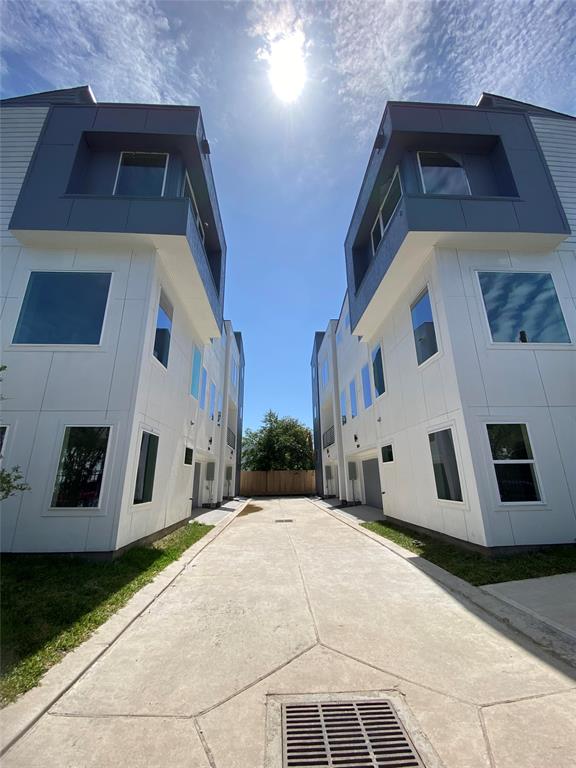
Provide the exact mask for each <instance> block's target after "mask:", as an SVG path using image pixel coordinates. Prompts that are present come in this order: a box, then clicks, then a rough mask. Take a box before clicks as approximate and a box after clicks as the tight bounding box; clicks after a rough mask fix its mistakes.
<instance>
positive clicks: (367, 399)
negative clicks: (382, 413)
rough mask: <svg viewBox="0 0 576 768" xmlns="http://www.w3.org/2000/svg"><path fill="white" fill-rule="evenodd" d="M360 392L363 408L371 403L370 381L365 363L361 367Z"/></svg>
mask: <svg viewBox="0 0 576 768" xmlns="http://www.w3.org/2000/svg"><path fill="white" fill-rule="evenodd" d="M362 394H363V396H364V408H370V406H371V405H372V383H371V382H370V369H369V368H368V366H367V365H365V366H363V368H362Z"/></svg>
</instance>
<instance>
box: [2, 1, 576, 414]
mask: <svg viewBox="0 0 576 768" xmlns="http://www.w3.org/2000/svg"><path fill="white" fill-rule="evenodd" d="M0 23H1V45H0V56H1V69H0V74H1V92H2V96H4V97H8V96H14V95H19V94H23V93H30V92H34V91H41V90H48V89H52V88H66V87H71V86H75V85H80V84H84V83H89V84H90V85H91V86H92V88H93V90H94V93H95V95H96V98H97V100H98V101H140V102H151V103H155V102H167V103H181V104H199V105H200V106H201V107H202V111H203V115H204V122H205V125H206V130H207V134H208V138H209V140H210V143H211V147H212V163H213V169H214V175H215V179H216V186H217V190H218V196H219V201H220V206H221V211H222V216H223V220H224V228H225V232H226V239H227V243H228V271H227V285H226V307H225V314H226V317H228V318H230V319H231V320H232V322H233V324H234V327H235V328H236V329H238V330H241V331H242V333H243V335H244V343H245V350H246V393H245V411H244V412H245V425H246V426H248V427H256V426H257V425H258V423H259V421H260V419H261V417H262V415H263V413H264V412H265V411H266V410H267V409H268V408H272V409H274V410H276V411H278V412H279V413H280V414H281V415H290V416H296V417H297V418H299V419H301V420H303V421H304V422H306V423H308V424H310V423H311V403H310V368H309V361H310V353H311V347H312V339H313V333H314V331H315V330H321V329H324V328H325V327H326V324H327V322H328V320H329V319H330V318H331V317H335V316H337V314H338V312H339V310H340V305H341V302H342V298H343V296H344V291H345V274H344V251H343V242H344V237H345V234H346V230H347V227H348V223H349V220H350V216H351V214H352V210H353V207H354V203H355V200H356V196H357V193H358V190H359V187H360V182H361V179H362V176H363V173H364V169H365V166H366V163H367V160H368V156H369V152H370V147H371V143H372V141H373V139H374V135H375V133H376V130H377V127H378V123H379V120H380V117H381V114H382V112H383V110H384V106H385V103H386V101H387V100H388V99H396V100H402V99H413V100H421V101H444V102H461V103H475V102H476V100H477V98H478V96H479V95H480V93H481V92H482V91H483V90H484V91H489V92H496V93H500V94H502V95H506V96H510V97H512V98H515V99H520V100H525V101H530V102H533V103H536V104H541V105H543V106H547V107H550V108H551V109H556V110H559V111H563V112H571V113H574V112H575V111H576V88H575V83H574V62H575V61H576V2H574V0H568V2H555V1H554V0H546V2H528V1H527V0H491V1H490V2H483V1H482V0H474V1H472V2H468V0H442V1H441V2H435V1H433V0H421V1H417V2H407V1H406V0H403V1H402V0H399V1H396V0H394V1H392V0H391V1H389V2H385V1H384V0H380V2H370V3H368V2H362V0H333V1H332V2H329V3H320V2H316V3H312V2H298V1H294V2H278V3H277V2H268V1H266V2H257V3H250V2H226V3H225V2H157V1H156V0H97V1H92V0H77V1H76V2H69V1H68V0H41V2H38V1H37V0H18V1H14V0H4V2H3V3H2V16H1V20H0ZM296 32H297V33H298V34H299V35H300V36H301V40H302V41H303V45H302V48H303V52H304V55H305V64H306V69H307V81H306V84H305V87H304V89H303V91H302V94H301V96H300V97H299V98H298V99H297V100H296V101H295V102H293V103H291V104H286V103H283V102H282V101H280V100H279V99H278V98H277V96H276V95H275V93H274V91H273V90H272V87H271V84H270V81H269V78H268V69H269V58H268V57H267V54H269V52H270V50H271V47H272V46H273V45H274V43H275V42H277V41H278V39H281V38H282V37H283V36H286V35H293V34H294V33H296Z"/></svg>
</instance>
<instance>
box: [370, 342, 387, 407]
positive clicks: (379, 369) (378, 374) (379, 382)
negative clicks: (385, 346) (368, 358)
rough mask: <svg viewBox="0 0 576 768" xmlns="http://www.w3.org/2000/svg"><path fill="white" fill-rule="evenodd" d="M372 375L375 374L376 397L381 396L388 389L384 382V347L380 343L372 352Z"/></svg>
mask: <svg viewBox="0 0 576 768" xmlns="http://www.w3.org/2000/svg"><path fill="white" fill-rule="evenodd" d="M372 375H373V376H374V389H375V390H376V397H380V395H383V394H384V392H385V391H386V386H385V384H384V365H383V363H382V349H381V347H380V345H378V346H377V347H376V349H374V350H373V352H372Z"/></svg>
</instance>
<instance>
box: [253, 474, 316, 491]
mask: <svg viewBox="0 0 576 768" xmlns="http://www.w3.org/2000/svg"><path fill="white" fill-rule="evenodd" d="M315 492H316V474H315V472H314V470H313V469H298V470H290V469H282V470H279V469H273V470H270V472H245V471H242V472H241V474H240V493H241V494H242V496H309V495H310V494H313V493H315Z"/></svg>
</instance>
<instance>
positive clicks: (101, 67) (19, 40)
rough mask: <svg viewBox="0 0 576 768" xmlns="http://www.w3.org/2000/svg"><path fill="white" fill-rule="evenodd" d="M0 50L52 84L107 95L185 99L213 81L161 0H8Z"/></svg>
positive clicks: (112, 98)
mask: <svg viewBox="0 0 576 768" xmlns="http://www.w3.org/2000/svg"><path fill="white" fill-rule="evenodd" d="M3 17H4V19H3V24H2V30H1V50H2V55H3V58H4V59H5V60H7V59H8V58H9V57H11V56H15V55H20V56H22V57H24V58H25V60H26V64H27V67H29V68H30V69H32V70H35V71H36V73H37V75H38V79H39V81H44V82H47V83H49V86H48V87H69V86H73V85H78V84H80V83H83V82H84V83H90V84H91V85H92V86H93V90H94V92H95V93H96V96H97V98H98V99H99V100H102V101H107V100H109V101H148V102H160V101H162V102H168V103H174V102H180V103H182V102H186V101H191V100H195V99H196V98H197V97H198V93H199V91H200V90H201V89H202V88H205V87H206V86H207V81H206V75H205V73H204V72H203V71H202V70H201V68H200V65H199V64H198V63H197V62H195V61H194V59H193V57H192V56H190V55H189V42H188V37H187V34H186V31H185V29H184V28H183V25H182V24H181V22H180V20H178V19H172V18H171V17H170V15H169V14H168V13H167V12H166V11H165V10H164V9H163V8H162V7H160V6H159V4H158V3H157V2H155V1H154V0H26V2H22V0H4V8H3Z"/></svg>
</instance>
